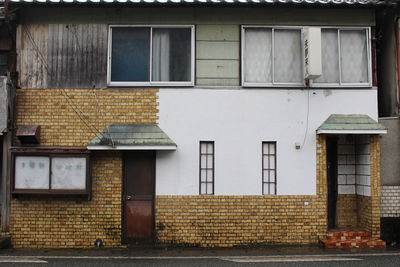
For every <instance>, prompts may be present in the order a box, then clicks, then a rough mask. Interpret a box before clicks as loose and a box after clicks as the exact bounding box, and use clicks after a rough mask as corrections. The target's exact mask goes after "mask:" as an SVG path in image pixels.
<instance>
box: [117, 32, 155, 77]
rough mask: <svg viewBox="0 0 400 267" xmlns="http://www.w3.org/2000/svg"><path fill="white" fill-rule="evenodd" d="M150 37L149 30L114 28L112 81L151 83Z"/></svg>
mask: <svg viewBox="0 0 400 267" xmlns="http://www.w3.org/2000/svg"><path fill="white" fill-rule="evenodd" d="M149 37H150V29H149V28H132V27H119V28H118V27H114V28H112V51H111V81H113V82H119V81H131V82H144V81H149V47H150V40H149Z"/></svg>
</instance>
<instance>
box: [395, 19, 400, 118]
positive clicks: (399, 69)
mask: <svg viewBox="0 0 400 267" xmlns="http://www.w3.org/2000/svg"><path fill="white" fill-rule="evenodd" d="M399 23H400V20H399V18H398V17H397V19H396V51H397V97H398V99H397V101H398V102H397V109H398V113H397V114H398V115H400V34H399V28H400V24H399Z"/></svg>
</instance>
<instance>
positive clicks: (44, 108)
mask: <svg viewBox="0 0 400 267" xmlns="http://www.w3.org/2000/svg"><path fill="white" fill-rule="evenodd" d="M67 95H68V97H67ZM95 95H96V96H97V97H96V96H95ZM16 106H17V110H16V127H18V126H19V125H41V144H40V145H41V146H85V145H86V144H87V143H88V142H89V141H90V140H91V139H92V138H94V137H95V136H96V135H97V134H98V132H99V131H102V130H103V129H104V128H105V127H107V126H108V125H109V124H113V123H126V124H128V123H156V120H157V90H156V89H143V90H142V89H129V90H128V89H126V90H125V89H106V90H96V91H95V93H94V92H93V90H87V89H85V90H77V89H73V90H22V89H20V90H17V104H16ZM100 110H102V112H101V111H100ZM102 113H103V114H104V117H103V116H102ZM82 119H83V120H82ZM88 125H90V128H89V127H88ZM91 158H92V200H90V201H88V200H84V199H77V198H72V197H70V198H54V197H53V198H50V197H23V198H13V199H12V201H11V207H10V208H11V212H10V234H11V238H12V240H11V241H12V245H13V246H14V247H41V248H50V247H51V248H64V247H69V248H82V247H93V246H94V242H95V240H96V239H97V238H100V239H102V240H103V242H104V245H105V246H106V247H118V246H121V205H122V204H121V192H122V156H121V154H120V153H118V152H103V151H99V152H94V153H92V155H91Z"/></svg>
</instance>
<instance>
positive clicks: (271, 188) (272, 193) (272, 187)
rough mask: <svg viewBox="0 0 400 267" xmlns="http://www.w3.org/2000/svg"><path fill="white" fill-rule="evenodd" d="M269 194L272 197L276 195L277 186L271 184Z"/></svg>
mask: <svg viewBox="0 0 400 267" xmlns="http://www.w3.org/2000/svg"><path fill="white" fill-rule="evenodd" d="M269 194H270V195H275V194H276V192H275V184H270V185H269Z"/></svg>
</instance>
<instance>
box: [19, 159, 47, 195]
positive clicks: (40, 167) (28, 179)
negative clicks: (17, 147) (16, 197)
mask: <svg viewBox="0 0 400 267" xmlns="http://www.w3.org/2000/svg"><path fill="white" fill-rule="evenodd" d="M49 162H50V159H49V158H48V157H29V156H28V157H24V156H18V157H15V189H49V180H50V179H49V175H50V173H49V172H50V170H49V169H50V167H49Z"/></svg>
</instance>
